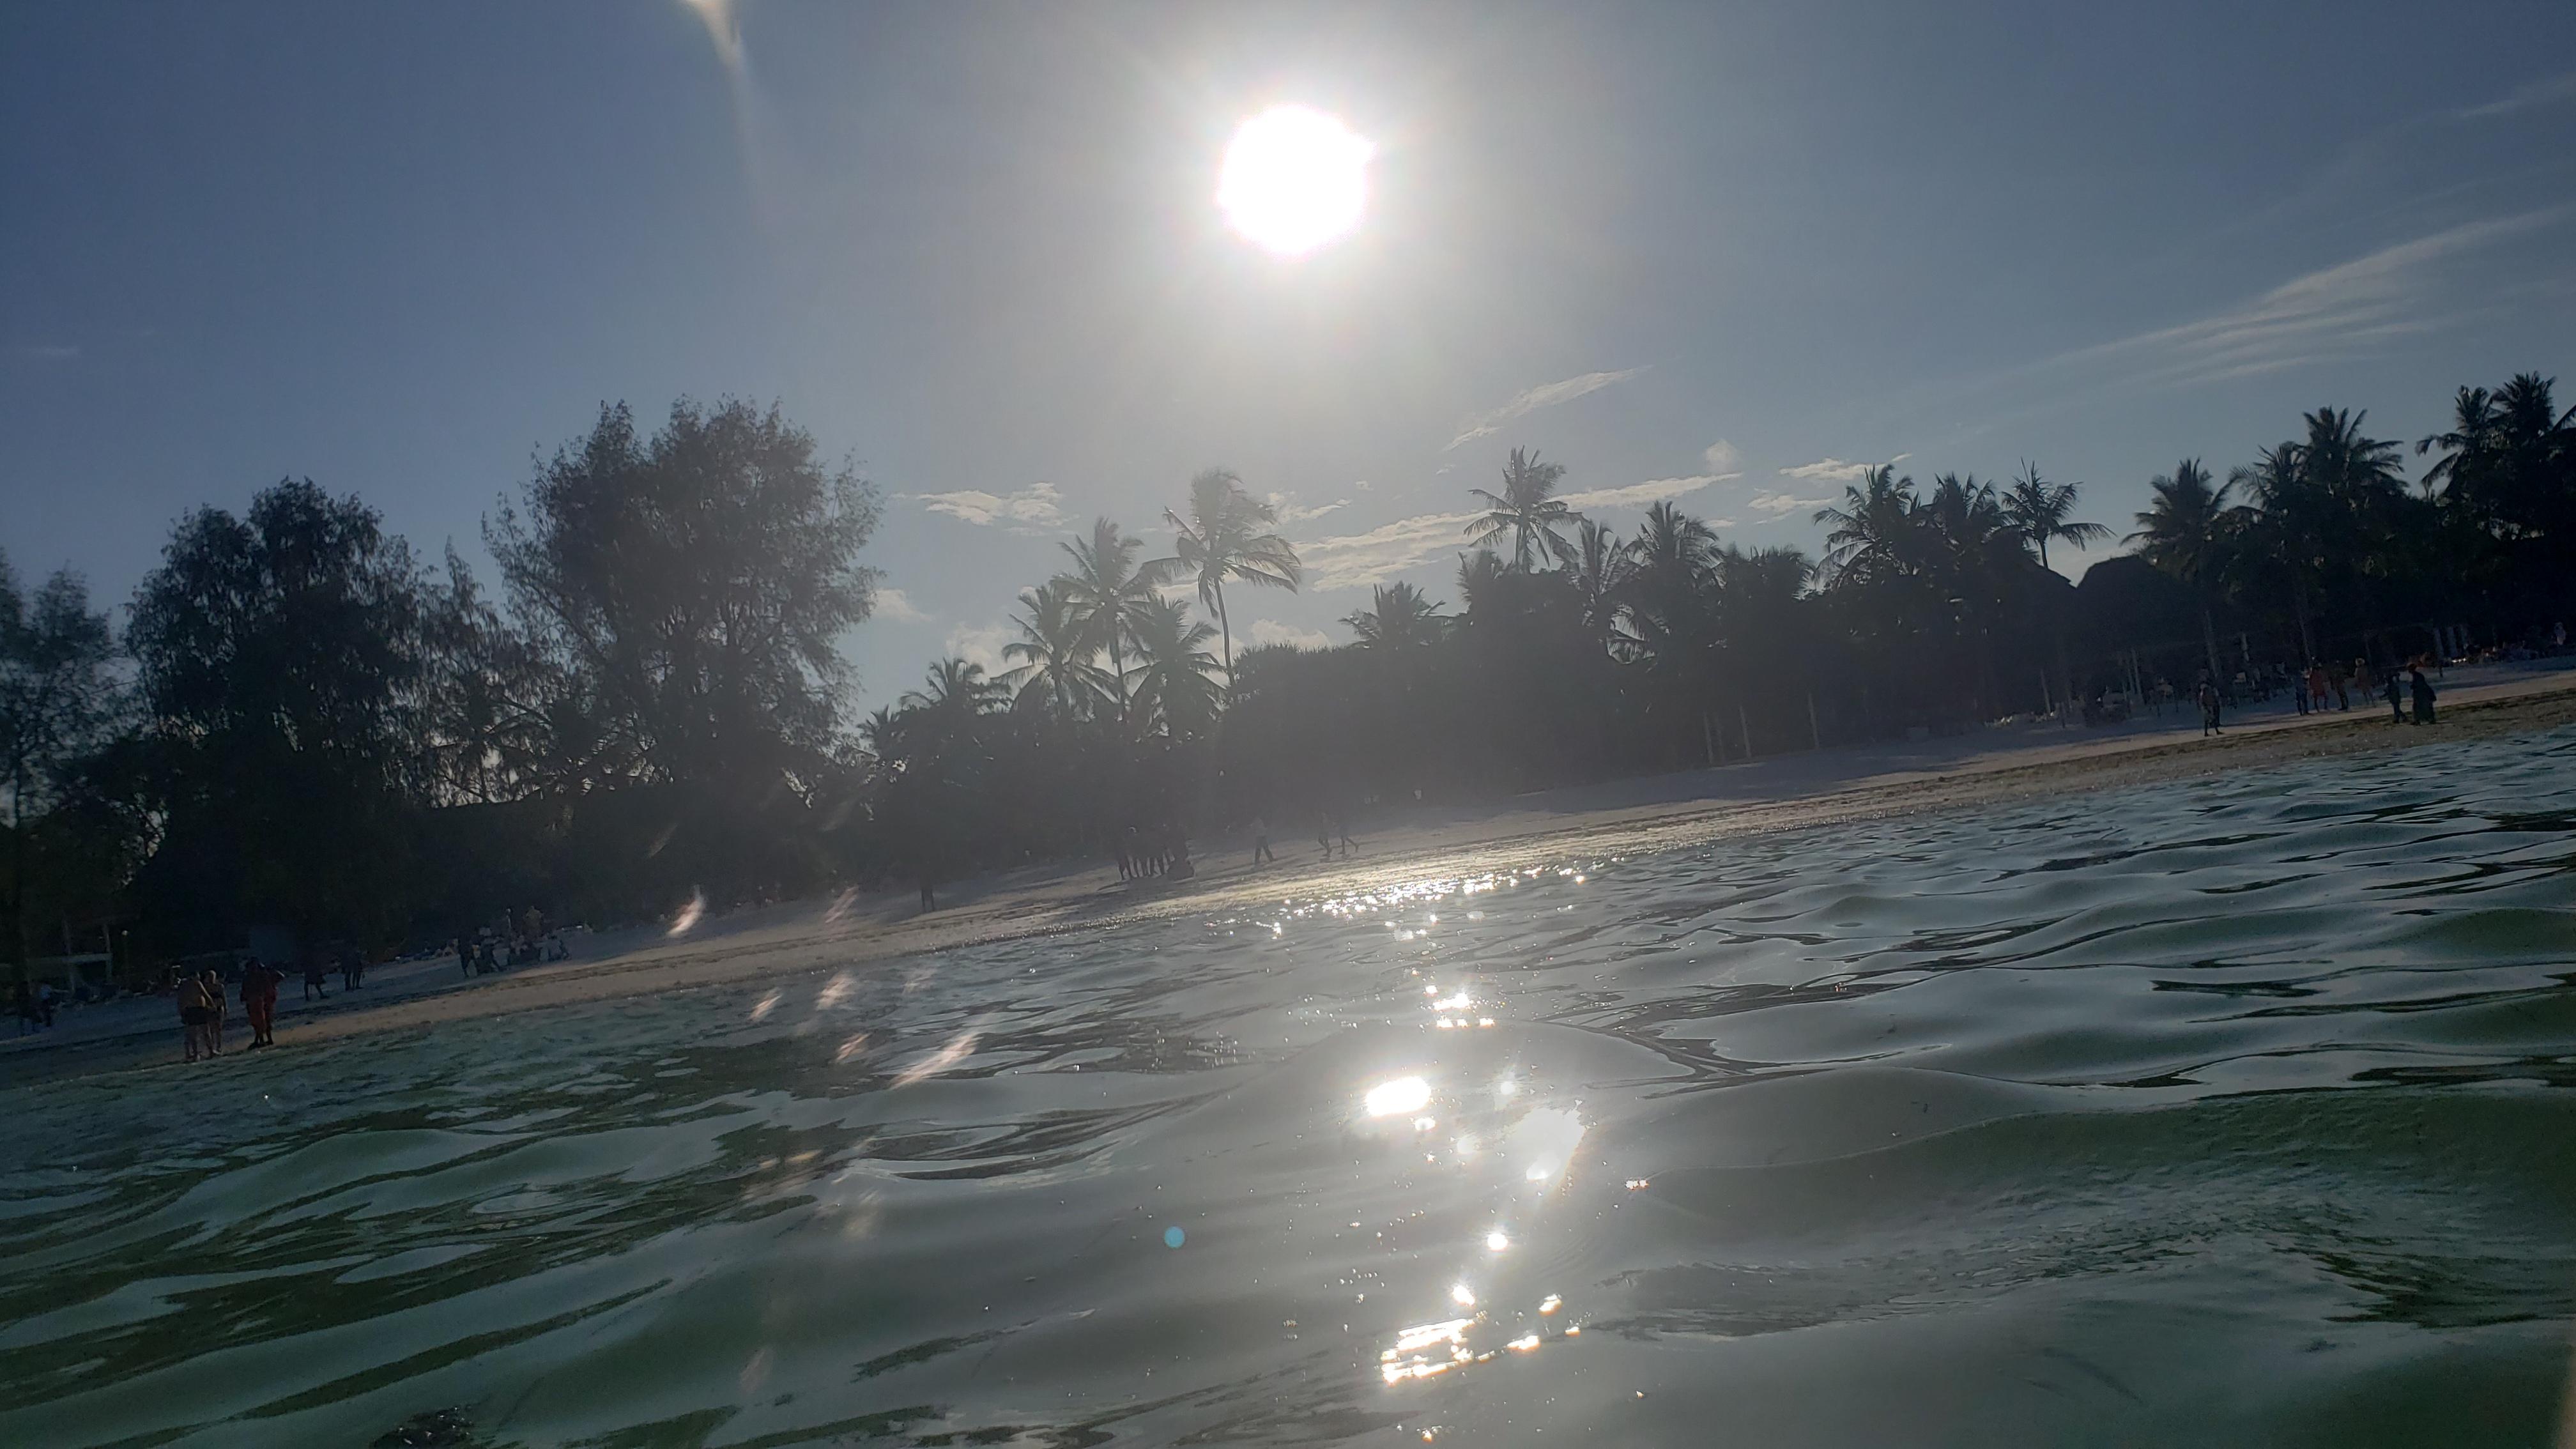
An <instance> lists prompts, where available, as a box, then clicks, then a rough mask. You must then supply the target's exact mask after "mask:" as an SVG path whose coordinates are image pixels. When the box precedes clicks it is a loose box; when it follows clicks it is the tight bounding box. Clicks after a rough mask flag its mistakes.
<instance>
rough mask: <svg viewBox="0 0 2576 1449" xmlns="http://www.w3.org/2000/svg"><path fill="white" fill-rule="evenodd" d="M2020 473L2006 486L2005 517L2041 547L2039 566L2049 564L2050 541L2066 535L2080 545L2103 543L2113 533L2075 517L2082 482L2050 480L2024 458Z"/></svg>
mask: <svg viewBox="0 0 2576 1449" xmlns="http://www.w3.org/2000/svg"><path fill="white" fill-rule="evenodd" d="M2021 470H2022V471H2021V476H2020V477H2018V478H2015V479H2014V480H2013V482H2012V486H2011V487H2010V488H2007V489H2005V490H2004V495H2003V509H2004V521H2005V522H2006V523H2009V524H2011V525H2012V526H2013V528H2014V530H2015V531H2016V532H2018V533H2020V534H2021V536H2022V537H2023V538H2025V539H2028V540H2029V541H2030V543H2031V546H2032V547H2034V548H2037V549H2038V550H2039V566H2040V567H2041V568H2046V567H2048V545H2049V543H2050V542H2051V541H2052V540H2056V539H2064V540H2065V541H2066V542H2068V543H2071V544H2073V545H2075V546H2076V547H2077V548H2085V547H2088V546H2090V545H2092V544H2096V543H2100V542H2101V541H2103V540H2104V539H2107V538H2109V537H2110V536H2111V530H2110V529H2108V528H2105V527H2103V526H2102V525H2101V524H2098V523H2085V522H2082V521H2080V520H2078V519H2077V518H2076V517H2075V500H2076V498H2077V497H2078V496H2079V495H2080V494H2081V493H2082V491H2083V488H2084V485H2083V484H2081V483H2051V482H2049V481H2048V480H2047V479H2045V478H2042V477H2040V476H2039V465H2038V464H2036V463H2033V462H2029V461H2027V460H2025V461H2024V462H2023V463H2022V465H2021Z"/></svg>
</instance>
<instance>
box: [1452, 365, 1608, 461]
mask: <svg viewBox="0 0 2576 1449" xmlns="http://www.w3.org/2000/svg"><path fill="white" fill-rule="evenodd" d="M1645 370H1646V369H1644V368H1642V367H1628V368H1622V369H1620V370H1619V371H1617V372H1587V373H1585V374H1583V375H1582V376H1581V377H1569V378H1566V379H1565V380H1564V381H1562V382H1546V383H1541V384H1539V385H1538V386H1537V387H1533V388H1530V389H1528V390H1526V391H1524V392H1522V393H1521V394H1520V395H1519V396H1517V397H1515V398H1513V399H1512V400H1511V401H1510V402H1507V403H1505V404H1503V405H1502V406H1501V407H1498V408H1496V409H1494V410H1493V411H1492V412H1489V413H1482V414H1479V415H1478V416H1476V417H1472V418H1469V419H1468V420H1467V421H1466V423H1465V424H1464V425H1462V426H1461V427H1460V428H1459V430H1458V436H1456V437H1454V438H1451V439H1450V440H1449V448H1454V447H1457V446H1458V445H1459V444H1461V443H1471V442H1474V441H1475V440H1476V439H1478V438H1482V437H1486V436H1489V435H1490V434H1493V433H1497V432H1500V431H1502V427H1503V424H1505V423H1508V422H1510V421H1511V420H1512V419H1514V418H1518V417H1523V416H1526V415H1527V414H1530V413H1534V412H1537V411H1538V410H1539V409H1540V408H1552V407H1555V406H1556V405H1557V404H1558V403H1570V402H1572V401H1574V400H1575V399H1576V398H1579V397H1586V396H1589V395H1591V394H1593V393H1596V392H1599V391H1600V390H1601V389H1603V388H1605V387H1608V386H1610V385H1611V384H1612V383H1619V382H1626V381H1627V380H1628V379H1630V378H1632V377H1635V376H1636V375H1637V374H1638V373H1641V372H1644V371H1645ZM1448 450H1449V449H1448V448H1443V449H1441V451H1442V452H1444V453H1445V452H1447V451H1448Z"/></svg>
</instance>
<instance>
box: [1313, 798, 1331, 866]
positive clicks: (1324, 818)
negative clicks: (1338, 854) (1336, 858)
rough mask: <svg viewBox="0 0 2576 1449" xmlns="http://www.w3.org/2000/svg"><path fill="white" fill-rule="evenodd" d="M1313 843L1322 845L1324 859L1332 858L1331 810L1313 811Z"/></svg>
mask: <svg viewBox="0 0 2576 1449" xmlns="http://www.w3.org/2000/svg"><path fill="white" fill-rule="evenodd" d="M1315 843H1316V844H1317V845H1319V846H1321V847H1323V851H1324V859H1326V860H1330V859H1332V858H1333V812H1331V811H1329V810H1318V811H1316V812H1315Z"/></svg>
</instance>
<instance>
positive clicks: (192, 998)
mask: <svg viewBox="0 0 2576 1449" xmlns="http://www.w3.org/2000/svg"><path fill="white" fill-rule="evenodd" d="M174 994H175V995H176V997H177V1000H178V1006H179V1037H180V1040H181V1041H183V1042H184V1043H186V1045H187V1051H188V1058H187V1059H188V1060H189V1061H192V1062H193V1061H195V1060H196V1059H197V1049H198V1048H199V1047H200V1046H203V1047H205V1049H206V1055H208V1056H210V1057H211V1056H217V1055H220V1053H218V1052H217V1051H216V1050H215V1048H214V1046H213V1044H212V1043H211V1042H210V1041H209V1040H208V1038H207V1035H206V1020H207V1018H208V1016H209V1015H210V1013H209V1012H208V1011H207V1010H206V983H205V982H204V981H202V980H201V979H199V978H197V977H194V976H182V977H180V978H179V989H178V991H177V992H176V993H174Z"/></svg>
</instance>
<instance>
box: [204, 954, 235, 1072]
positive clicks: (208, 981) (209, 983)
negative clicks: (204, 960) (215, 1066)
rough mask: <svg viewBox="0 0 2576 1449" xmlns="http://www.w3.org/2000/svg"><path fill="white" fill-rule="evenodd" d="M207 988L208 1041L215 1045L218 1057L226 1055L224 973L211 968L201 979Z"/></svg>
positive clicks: (208, 968)
mask: <svg viewBox="0 0 2576 1449" xmlns="http://www.w3.org/2000/svg"><path fill="white" fill-rule="evenodd" d="M200 979H201V980H202V982H203V984H204V986H205V988H206V1039H207V1040H208V1041H209V1042H211V1043H213V1045H214V1052H215V1055H217V1056H222V1055H223V1054H224V1017H225V1016H227V1015H229V1013H228V1012H226V1011H225V1010H224V973H222V972H221V971H218V970H216V969H215V968H214V967H212V966H209V967H207V968H206V974H205V975H204V976H203V977H202V978H200Z"/></svg>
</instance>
